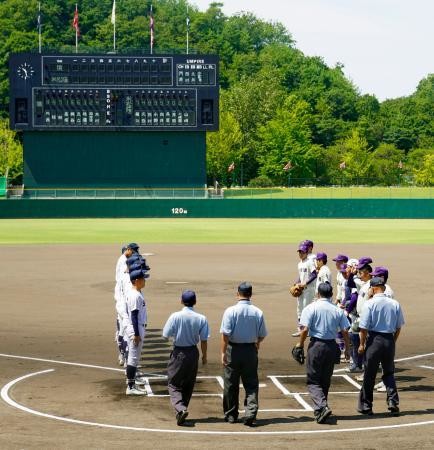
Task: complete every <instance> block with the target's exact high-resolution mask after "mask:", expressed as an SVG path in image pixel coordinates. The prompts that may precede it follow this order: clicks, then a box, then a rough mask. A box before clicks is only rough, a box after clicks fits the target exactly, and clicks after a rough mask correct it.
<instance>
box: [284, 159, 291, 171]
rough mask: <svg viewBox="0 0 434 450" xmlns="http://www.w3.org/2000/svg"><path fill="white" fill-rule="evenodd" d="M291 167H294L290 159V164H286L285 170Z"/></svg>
mask: <svg viewBox="0 0 434 450" xmlns="http://www.w3.org/2000/svg"><path fill="white" fill-rule="evenodd" d="M289 169H292V163H291V161H288V164H286V166H285V167H284V168H283V170H289Z"/></svg>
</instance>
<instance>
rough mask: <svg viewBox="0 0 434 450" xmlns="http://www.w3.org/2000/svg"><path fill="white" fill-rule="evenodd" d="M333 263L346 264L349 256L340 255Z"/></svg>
mask: <svg viewBox="0 0 434 450" xmlns="http://www.w3.org/2000/svg"><path fill="white" fill-rule="evenodd" d="M333 261H336V262H344V263H346V262H347V261H348V256H347V255H340V254H339V255H338V256H336V258H333Z"/></svg>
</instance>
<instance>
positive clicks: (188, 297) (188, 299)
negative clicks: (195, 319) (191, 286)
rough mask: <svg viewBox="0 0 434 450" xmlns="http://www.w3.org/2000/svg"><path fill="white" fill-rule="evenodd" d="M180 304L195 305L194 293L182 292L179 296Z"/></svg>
mask: <svg viewBox="0 0 434 450" xmlns="http://www.w3.org/2000/svg"><path fill="white" fill-rule="evenodd" d="M181 300H182V303H185V304H193V305H194V304H195V303H196V293H195V292H194V291H184V292H183V293H182V295H181Z"/></svg>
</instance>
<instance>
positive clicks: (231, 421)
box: [225, 416, 237, 423]
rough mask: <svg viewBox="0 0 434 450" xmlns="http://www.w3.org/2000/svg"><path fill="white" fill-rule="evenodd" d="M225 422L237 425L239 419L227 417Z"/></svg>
mask: <svg viewBox="0 0 434 450" xmlns="http://www.w3.org/2000/svg"><path fill="white" fill-rule="evenodd" d="M225 422H228V423H237V419H236V418H235V417H234V416H225Z"/></svg>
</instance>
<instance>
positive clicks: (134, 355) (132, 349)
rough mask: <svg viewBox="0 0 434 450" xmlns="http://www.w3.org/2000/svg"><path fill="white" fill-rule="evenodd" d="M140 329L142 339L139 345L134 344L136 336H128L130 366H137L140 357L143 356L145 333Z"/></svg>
mask: <svg viewBox="0 0 434 450" xmlns="http://www.w3.org/2000/svg"><path fill="white" fill-rule="evenodd" d="M142 331H143V330H140V337H141V340H140V342H139V343H138V345H134V341H133V338H134V336H128V362H127V364H128V365H129V366H133V367H137V366H138V365H139V363H140V358H141V357H142V348H143V339H144V336H145V334H144V333H142Z"/></svg>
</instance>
